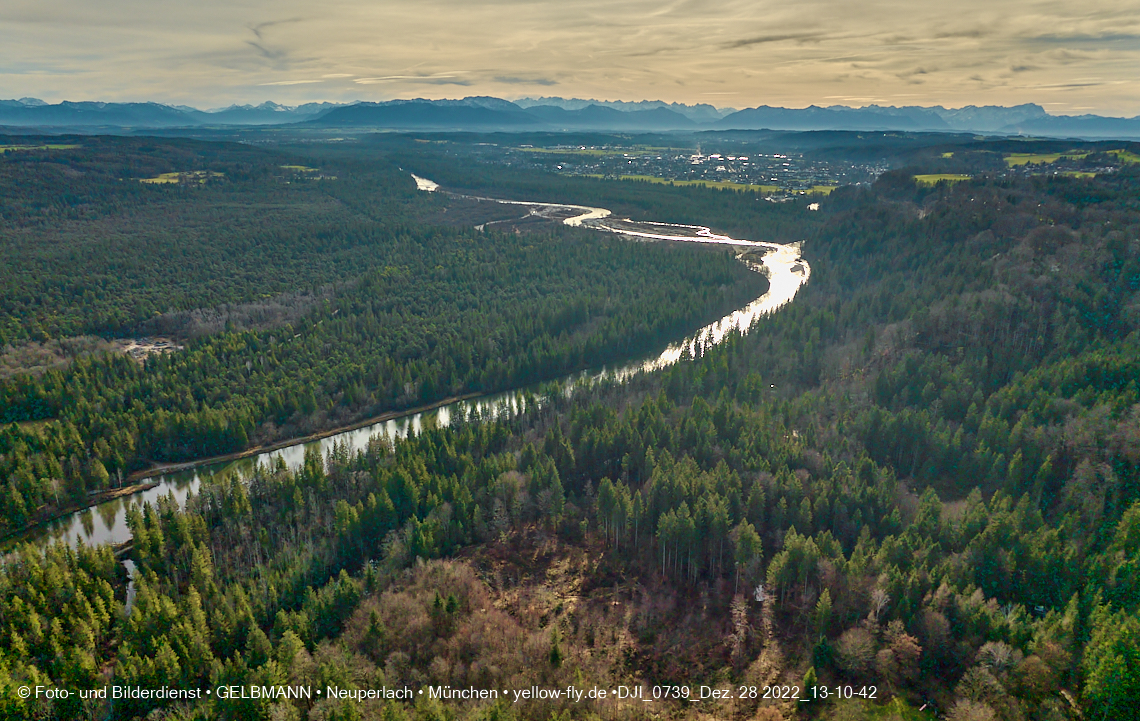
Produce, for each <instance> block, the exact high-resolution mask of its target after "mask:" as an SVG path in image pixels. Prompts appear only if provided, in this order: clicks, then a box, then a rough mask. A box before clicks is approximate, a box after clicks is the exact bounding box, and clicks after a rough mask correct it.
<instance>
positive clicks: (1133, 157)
mask: <svg viewBox="0 0 1140 721" xmlns="http://www.w3.org/2000/svg"><path fill="white" fill-rule="evenodd" d="M1108 152H1110V153H1112V154H1113V155H1115V156H1116V158H1117V159H1118V160H1120V162H1122V163H1140V155H1137V154H1136V153H1133V152H1132V151H1130V150H1110V151H1108Z"/></svg>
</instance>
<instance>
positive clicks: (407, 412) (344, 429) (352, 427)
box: [127, 392, 488, 481]
mask: <svg viewBox="0 0 1140 721" xmlns="http://www.w3.org/2000/svg"><path fill="white" fill-rule="evenodd" d="M485 395H488V393H477V392H472V393H464V394H462V395H458V396H450V397H448V398H444V399H442V400H438V401H435V402H434V403H429V404H427V405H423V406H416V407H414V408H405V409H404V410H398V411H385V412H384V413H381V414H380V415H378V416H369V417H368V418H364V419H362V420H359V421H354V422H353V423H349V424H347V425H343V426H335V427H333V428H327V429H325V430H322V431H315V432H313V433H310V434H308V435H304V436H294V437H292V438H286V439H284V440H281V441H277V442H275V443H270V444H269V445H264V446H253V447H252V448H247V449H245V450H243V451H234V452H233V453H224V454H222V455H220V456H206V457H204V458H197V459H195V460H192V461H182V462H179V463H166V464H162V465H157V466H152V467H150V468H146V469H143V470H141V471H135V472H134V473H132V474H130V475H129V476H127V480H129V481H142V480H146V479H147V478H154V477H155V476H161V475H163V474H164V473H178V472H179V471H188V470H190V469H192V468H197V467H198V466H207V465H210V464H213V463H225V462H226V461H239V460H241V459H242V458H249V457H250V456H256V455H259V454H261V453H272V452H273V451H279V450H281V449H282V448H291V447H293V446H300V445H304V444H306V443H312V442H313V441H319V440H323V439H325V438H328V437H329V436H336V435H340V434H341V433H348V432H350V431H356V430H360V429H361V428H365V427H367V426H372V425H376V424H377V423H383V422H384V421H390V420H392V419H394V418H402V417H404V416H412V415H415V414H417V413H427V412H428V411H434V410H437V409H439V408H442V407H443V406H447V405H451V404H452V403H459V402H461V401H467V400H471V399H472V398H479V397H482V396H485Z"/></svg>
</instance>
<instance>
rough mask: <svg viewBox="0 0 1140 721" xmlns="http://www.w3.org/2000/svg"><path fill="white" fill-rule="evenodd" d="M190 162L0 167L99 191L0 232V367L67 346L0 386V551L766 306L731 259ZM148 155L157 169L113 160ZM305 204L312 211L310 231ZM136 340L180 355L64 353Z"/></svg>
mask: <svg viewBox="0 0 1140 721" xmlns="http://www.w3.org/2000/svg"><path fill="white" fill-rule="evenodd" d="M105 142H107V143H108V144H110V145H112V146H121V145H123V144H124V143H126V141H123V140H121V139H119V140H107V141H105ZM192 148H194V149H195V150H196V152H198V156H194V158H190V159H188V158H186V157H183V156H184V155H186V154H187V153H188V152H189V150H188V149H186V148H183V147H182V146H181V145H178V144H176V145H175V147H173V148H166V147H165V146H163V147H162V148H150V147H149V146H146V145H141V144H140V143H139V142H138V141H135V142H133V143H129V144H127V151H126V153H127V159H126V160H122V161H117V162H115V163H113V162H111V160H109V159H108V158H107V157H104V156H103V155H101V154H100V153H101V152H106V153H111V152H112V151H111V150H104V149H102V148H100V147H99V146H98V145H97V146H96V147H95V148H94V149H91V150H88V149H86V148H82V149H76V150H75V151H43V153H42V155H43V156H44V158H40V159H39V161H40V162H36V159H34V158H33V159H31V160H29V159H28V157H26V156H25V155H21V154H17V153H13V154H10V155H5V156H0V162H3V161H5V160H8V159H11V158H14V159H16V160H18V161H19V162H15V161H13V162H10V163H8V167H6V168H4V169H6V170H7V171H8V172H9V175H10V176H11V177H13V178H15V177H16V176H17V175H19V174H20V173H23V172H25V170H26V168H27V167H28V166H30V168H31V170H30V171H28V172H29V173H30V174H32V175H37V174H50V173H56V172H61V171H59V170H58V167H57V166H59V165H60V163H59V162H58V161H59V160H61V158H60V157H59V156H58V155H52V153H53V152H55V153H59V152H74V153H75V154H76V155H77V158H76V160H75V164H74V165H75V167H78V168H85V170H75V169H74V168H73V166H71V165H68V166H66V167H67V168H68V169H70V170H72V172H75V173H82V174H83V178H84V179H86V178H87V177H88V176H95V175H97V174H98V173H99V172H102V173H103V176H102V177H96V178H93V179H91V180H90V181H89V183H90V185H89V186H88V187H85V188H80V189H77V191H76V197H77V200H76V201H75V204H74V206H73V207H72V208H71V209H70V210H69V211H66V212H64V213H63V214H64V215H70V216H71V217H69V218H68V219H66V220H55V219H52V218H54V216H55V214H53V213H49V211H48V209H40V210H41V212H40V213H39V214H38V215H37V214H36V213H34V212H29V214H28V215H21V214H18V213H14V214H13V216H12V217H11V219H10V222H9V229H10V230H11V232H5V234H4V237H5V239H6V252H7V254H8V260H10V261H11V262H9V263H6V264H5V266H4V267H5V268H6V269H7V276H8V277H7V278H5V279H3V281H2V284H3V286H4V287H5V288H6V289H10V290H6V292H5V294H4V298H5V300H6V307H5V308H4V309H3V310H4V312H3V313H0V325H3V324H7V327H10V328H12V329H13V330H11V331H9V336H11V337H10V338H9V341H8V343H9V344H8V346H7V350H6V352H5V355H7V356H9V357H13V358H16V359H17V360H18V359H19V358H20V357H21V354H28V352H29V348H35V347H40V348H42V347H43V346H44V345H45V344H47V343H53V342H54V343H55V344H57V345H58V346H59V347H60V348H61V349H63V350H64V351H67V350H68V349H78V352H73V353H71V354H70V355H71V356H72V357H71V358H69V357H67V356H68V355H69V354H68V353H66V352H63V353H59V355H60V356H63V357H62V358H60V359H59V360H60V361H61V362H59V363H56V364H55V365H52V364H50V363H49V364H47V367H46V369H45V368H43V367H39V368H38V369H39V370H42V371H43V372H38V373H31V372H29V373H18V372H12V373H10V374H9V375H8V377H5V378H0V423H2V424H3V426H2V427H0V476H2V477H3V478H4V479H5V484H4V489H3V491H0V518H2V519H3V520H0V533H3V532H5V531H9V532H10V531H13V530H17V529H19V528H21V527H23V526H25V525H26V524H27V523H29V522H30V521H34V520H36V519H37V518H42V517H47V516H50V515H52V514H53V513H55V512H56V511H57V509H60V508H64V507H67V506H68V505H72V504H82V503H83V502H84V500H85V499H86V498H87V496H88V494H89V493H91V492H97V491H100V490H105V489H108V488H114V487H118V486H121V485H122V484H123V483H124V479H126V478H129V477H130V476H131V474H132V473H136V472H138V471H141V470H145V469H147V468H149V467H151V466H152V465H154V464H162V463H169V462H175V461H187V460H194V459H198V458H203V457H208V456H218V455H223V454H227V453H231V452H237V451H242V450H245V449H246V448H249V447H251V446H254V445H261V444H267V443H272V442H275V441H280V440H282V439H287V438H294V437H299V436H304V435H307V434H309V433H313V432H317V431H322V430H327V429H329V428H335V427H339V426H343V425H346V424H349V423H353V422H357V421H360V420H361V419H366V418H370V417H375V416H378V415H380V414H381V413H384V412H387V411H392V410H400V409H405V408H411V407H417V406H423V405H426V404H431V403H435V402H438V401H441V400H444V399H447V398H451V397H456V396H462V395H467V394H471V393H485V392H490V391H495V390H501V389H505V388H513V387H518V386H522V385H527V384H531V383H535V382H539V381H543V380H549V379H551V378H554V377H557V376H560V375H563V374H565V373H568V372H570V371H574V370H579V369H582V368H586V367H591V366H599V365H602V364H605V363H607V362H611V361H615V360H623V359H630V358H633V357H636V356H638V355H639V354H643V353H648V352H650V351H652V350H653V349H655V348H657V347H658V346H660V345H663V344H664V343H665V342H667V341H671V340H676V339H678V338H680V337H681V336H683V335H684V334H685V333H686V332H688V331H691V330H693V329H695V328H697V327H699V326H700V325H701V324H703V323H706V322H709V321H711V320H714V319H715V318H717V317H719V316H721V315H723V314H724V313H725V312H727V311H730V310H733V309H735V308H738V307H740V306H743V305H746V304H747V303H748V302H749V301H750V300H752V299H753V298H755V297H756V296H758V295H760V294H761V293H762V292H763V291H764V288H765V283H766V280H765V279H764V277H763V276H762V275H760V274H758V273H754V272H752V271H750V270H748V269H747V268H745V267H744V266H743V265H742V264H741V263H738V262H737V261H736V260H735V259H734V258H733V257H732V255H731V254H726V253H721V252H708V251H707V249H699V248H670V247H665V246H660V245H653V244H631V243H624V242H621V241H618V240H615V239H613V238H608V237H600V236H597V235H596V234H589V233H587V232H585V231H578V232H576V233H575V232H572V231H571V229H565V230H560V229H559V228H555V227H551V229H550V230H548V231H547V232H545V233H544V234H542V235H541V236H538V237H534V236H531V235H528V236H525V237H524V236H519V235H513V234H509V233H498V232H495V231H493V230H490V231H487V232H479V231H476V230H473V229H472V228H471V227H469V226H468V227H466V228H455V227H447V226H445V225H432V224H428V223H426V222H419V221H416V220H414V218H415V217H416V215H417V214H419V215H423V216H427V217H430V216H432V215H433V214H436V213H442V212H444V211H446V210H447V208H446V207H433V205H434V206H438V205H439V203H438V201H437V202H436V203H434V204H433V203H431V202H429V201H428V200H426V199H420V198H417V197H416V196H415V195H414V194H415V192H416V191H415V190H414V184H413V183H412V181H411V179H410V177H409V176H408V175H407V173H404V172H402V171H400V170H399V169H398V168H397V167H395V166H393V165H391V164H385V165H382V166H381V169H380V170H379V171H376V170H372V171H371V173H372V174H369V171H368V170H367V169H365V170H358V166H356V165H354V166H350V167H348V168H342V169H338V170H337V171H336V172H337V173H338V175H337V176H336V177H337V179H336V180H324V181H316V180H312V179H309V178H305V177H302V178H301V179H298V178H297V177H295V176H291V175H290V173H292V172H293V171H290V170H288V169H287V168H286V169H284V170H283V169H282V165H284V164H283V163H281V161H282V160H287V159H288V158H286V157H284V156H278V155H272V154H267V153H266V154H258V155H255V159H256V160H257V161H259V162H260V163H261V165H260V166H254V167H253V168H252V169H247V170H245V171H241V169H242V168H245V167H246V166H247V165H252V164H253V163H252V161H249V160H247V159H246V158H245V157H244V156H243V153H248V151H246V150H245V149H241V150H240V151H239V152H236V153H235V154H234V156H233V157H231V156H228V155H223V157H224V158H225V159H226V160H227V161H228V163H230V164H225V163H222V164H220V165H210V162H211V161H212V155H211V152H217V151H216V150H214V149H212V148H209V147H208V146H207V149H206V150H197V146H196V145H194V146H192ZM160 151H161V152H162V153H165V155H163V156H162V159H163V162H165V163H167V164H166V165H162V164H159V163H158V161H157V160H154V159H153V158H152V157H151V156H150V155H146V156H145V157H144V158H143V159H142V160H137V159H135V158H134V156H133V155H132V153H134V154H138V155H143V154H144V153H153V154H158V153H159V152H160ZM262 155H267V156H268V157H262ZM110 157H114V156H113V155H111V156H110ZM195 159H196V162H200V163H204V164H206V166H208V167H219V168H222V170H218V171H211V172H217V173H218V176H219V177H220V178H221V180H218V179H214V178H211V180H209V181H208V182H207V183H206V186H207V187H186V188H184V187H178V186H168V185H160V186H156V187H155V186H146V185H140V186H139V187H135V185H137V183H136V184H130V181H131V180H132V178H130V177H127V178H123V177H117V176H116V174H117V173H118V174H122V173H133V174H135V175H147V176H149V175H150V174H152V173H159V171H163V170H165V169H166V168H169V167H175V166H174V164H175V163H181V167H187V168H193V167H196V165H195ZM49 160H50V161H51V162H48V161H49ZM294 160H295V159H294ZM128 161H130V162H128ZM148 161H149V163H150V164H147V162H148ZM242 163H244V165H243V164H242ZM357 163H358V164H359V165H364V163H363V161H359V160H358V161H357ZM45 165H46V166H49V167H47V168H44V167H41V166H45ZM373 165H375V164H373ZM0 167H3V166H0ZM299 167H307V166H299ZM235 168H237V170H235ZM242 172H244V175H243V174H242ZM356 172H359V173H360V176H359V180H355V181H354V180H353V179H354V178H356V177H357V176H356V175H355V173H356ZM281 173H285V175H281ZM286 178H288V182H287V181H286ZM42 182H44V183H47V182H48V181H47V180H43V181H42ZM338 183H339V184H342V185H348V186H349V187H348V189H342V188H341V187H340V186H338V185H337V184H338ZM214 185H217V186H218V187H217V189H214V188H213V186H214ZM314 185H319V188H317V189H314V188H313V187H311V186H314ZM295 186H299V189H297V190H296V191H294V190H293V188H294V187H295ZM328 187H333V188H334V190H333V191H327V192H326V191H325V190H324V189H325V188H328ZM389 187H396V188H399V191H398V192H397V193H395V197H390V196H391V195H392V194H391V193H389V190H388V189H389ZM9 192H10V193H12V194H13V195H15V196H16V197H17V198H20V199H24V200H26V203H25V204H26V205H27V206H28V207H34V206H35V198H38V197H39V196H40V195H42V194H43V193H44V191H43V190H42V188H40V187H39V186H38V185H37V184H36V183H30V184H24V183H18V182H16V181H15V180H12V182H11V184H10V185H9ZM28 195H31V196H32V197H31V198H25V196H28ZM421 195H423V194H421ZM377 196H379V197H381V198H383V199H384V200H383V201H382V202H377V203H373V201H372V199H373V198H374V197H377ZM13 205H14V206H15V205H17V204H16V203H13ZM320 206H327V207H326V210H327V214H325V215H322V214H321V213H320V212H317V213H312V214H311V211H312V210H313V208H314V207H320ZM119 207H122V208H123V210H121V211H118V210H113V209H114V208H119ZM263 207H264V208H266V210H265V215H264V216H262V215H259V212H260V210H259V209H261V208H263ZM251 209H252V212H249V211H251ZM45 215H46V216H48V217H44V216H45ZM123 215H125V216H126V218H124V217H122V216H123ZM231 218H233V219H240V222H236V221H235V222H231ZM219 228H226V232H224V233H220V232H219ZM48 238H50V239H51V241H50V242H47V239H48ZM69 240H70V242H68V241H69ZM171 247H174V248H176V249H177V250H175V251H173V254H172V251H171V250H170V248H171ZM106 278H113V279H114V280H113V282H105V279H106ZM159 308H163V309H165V310H164V311H163V312H161V313H160V312H158V311H157V309H159ZM152 333H161V334H167V333H169V334H172V335H174V336H175V337H177V338H179V339H180V340H182V341H184V343H185V348H184V350H182V351H180V352H177V353H173V354H168V355H156V356H152V357H151V358H149V359H148V360H147V361H146V362H145V363H142V364H140V363H138V362H136V361H135V360H133V359H131V358H129V357H127V356H126V355H124V354H114V353H110V354H108V353H91V352H87V351H86V350H85V349H86V348H88V347H89V346H90V345H91V344H90V343H87V344H83V343H77V342H76V341H77V339H76V337H75V336H74V335H71V334H83V335H81V336H79V338H80V339H82V338H83V337H88V338H90V337H92V334H103V336H106V337H107V338H110V339H113V338H115V337H116V336H120V337H121V336H127V337H130V336H131V335H139V334H142V335H150V334H152Z"/></svg>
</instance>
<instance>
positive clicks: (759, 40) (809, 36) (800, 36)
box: [720, 33, 825, 50]
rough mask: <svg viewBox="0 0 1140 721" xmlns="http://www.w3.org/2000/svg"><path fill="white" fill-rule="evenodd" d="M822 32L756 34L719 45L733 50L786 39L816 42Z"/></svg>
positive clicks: (820, 37) (785, 40)
mask: <svg viewBox="0 0 1140 721" xmlns="http://www.w3.org/2000/svg"><path fill="white" fill-rule="evenodd" d="M824 37H825V36H824V34H823V33H786V34H783V35H758V36H756V37H754V38H745V39H743V40H733V41H731V42H727V43H722V44H721V46H720V47H722V48H724V49H725V50H735V49H736V48H747V47H751V46H753V45H767V44H768V43H782V42H787V41H788V40H795V41H797V42H801V43H803V42H813V41H814V42H818V41H820V40H822V39H823V38H824Z"/></svg>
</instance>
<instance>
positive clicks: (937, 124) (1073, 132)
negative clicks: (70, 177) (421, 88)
mask: <svg viewBox="0 0 1140 721" xmlns="http://www.w3.org/2000/svg"><path fill="white" fill-rule="evenodd" d="M269 125H298V127H306V126H307V127H323V128H335V127H344V128H362V129H363V128H385V129H404V130H415V129H420V128H422V129H431V130H477V131H485V130H507V131H510V130H538V131H560V130H574V131H581V130H597V131H615V130H618V131H633V132H636V131H649V132H661V131H675V130H721V131H728V130H773V131H787V130H791V131H803V130H841V131H893V130H897V131H907V132H943V133H945V132H966V133H994V134H1008V135H1035V136H1052V137H1075V138H1140V117H1136V118H1110V117H1102V116H1098V115H1079V116H1063V115H1049V114H1048V113H1046V112H1045V109H1044V108H1042V107H1041V106H1040V105H1036V104H1024V105H1016V106H1013V107H1001V106H995V105H988V106H973V105H970V106H966V107H964V108H943V107H941V106H932V107H918V106H904V107H892V106H880V105H869V106H866V107H862V108H849V107H845V106H841V105H833V106H829V107H820V106H816V105H812V106H810V107H807V108H781V107H774V106H769V105H761V106H759V107H755V108H745V109H743V110H731V109H717V108H714V107H713V106H711V105H707V104H698V105H683V104H680V103H664V102H662V101H659V100H653V101H649V100H646V101H640V102H619V101H595V100H581V99H569V100H568V99H565V98H557V97H554V98H524V99H521V100H518V101H516V102H511V101H509V100H503V99H502V98H495V97H489V96H476V97H467V98H461V99H449V100H427V99H423V98H416V99H411V100H390V101H385V102H358V103H349V104H337V103H307V104H304V105H299V106H295V107H294V106H286V105H279V104H277V103H272V102H266V103H262V104H260V105H231V106H229V107H226V108H218V109H214V110H206V111H203V110H198V109H196V108H191V107H186V106H172V105H162V104H159V103H102V102H67V101H65V102H62V103H56V104H49V103H45V102H44V101H42V100H38V99H36V98H21V99H19V100H0V126H8V127H13V128H26V127H38V128H70V129H77V130H78V129H82V128H99V129H114V128H131V129H146V128H191V127H205V126H269Z"/></svg>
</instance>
